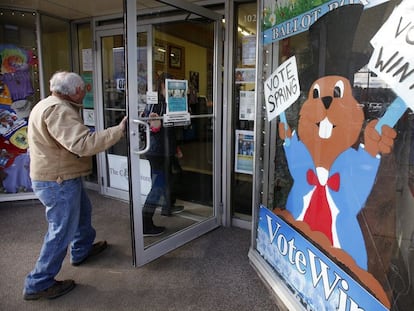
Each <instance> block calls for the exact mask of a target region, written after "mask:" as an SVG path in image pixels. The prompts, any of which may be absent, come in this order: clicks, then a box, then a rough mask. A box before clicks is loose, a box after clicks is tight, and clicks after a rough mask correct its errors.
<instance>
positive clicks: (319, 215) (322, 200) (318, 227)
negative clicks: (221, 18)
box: [303, 170, 340, 244]
mask: <svg viewBox="0 0 414 311" xmlns="http://www.w3.org/2000/svg"><path fill="white" fill-rule="evenodd" d="M306 179H307V181H308V183H309V184H310V185H314V186H316V188H315V191H314V192H313V194H312V197H311V200H310V202H309V206H308V209H307V211H306V213H305V217H304V218H303V220H304V221H305V222H306V223H307V224H308V225H309V226H310V228H311V229H312V230H313V231H320V232H322V233H323V234H325V235H326V236H327V237H328V239H329V240H330V241H331V244H333V239H332V214H331V209H330V208H329V203H328V200H327V198H326V189H325V187H326V185H327V186H328V187H329V188H330V189H332V190H334V191H338V190H339V184H340V178H339V173H336V174H334V175H332V176H331V177H329V178H328V182H327V183H326V185H321V184H320V183H319V180H318V177H317V176H316V174H315V172H314V171H313V170H308V171H307V174H306Z"/></svg>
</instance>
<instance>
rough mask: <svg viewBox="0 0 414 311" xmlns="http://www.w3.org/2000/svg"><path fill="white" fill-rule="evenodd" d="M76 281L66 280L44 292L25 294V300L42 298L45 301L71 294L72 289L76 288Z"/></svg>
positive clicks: (57, 282)
mask: <svg viewBox="0 0 414 311" xmlns="http://www.w3.org/2000/svg"><path fill="white" fill-rule="evenodd" d="M75 285H76V284H75V281H74V280H64V281H55V284H53V285H52V286H51V287H49V288H47V289H45V290H42V291H40V292H37V293H32V294H26V293H24V294H23V299H24V300H37V299H40V298H45V299H54V298H57V297H60V296H62V295H64V294H67V293H69V292H70V291H71V290H72V289H74V288H75Z"/></svg>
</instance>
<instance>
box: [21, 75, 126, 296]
mask: <svg viewBox="0 0 414 311" xmlns="http://www.w3.org/2000/svg"><path fill="white" fill-rule="evenodd" d="M50 91H51V92H52V94H51V95H50V96H49V97H47V98H45V99H43V100H41V101H40V102H39V103H38V104H37V105H35V107H34V108H33V110H32V111H31V113H30V116H29V126H28V142H29V150H30V151H29V152H30V177H31V179H32V187H33V191H34V193H35V194H36V196H37V197H38V198H39V200H40V201H41V202H42V204H43V205H44V206H45V209H46V219H47V221H48V224H49V227H48V231H47V233H46V235H45V238H44V241H43V246H42V249H41V251H40V255H39V258H38V260H37V262H36V265H35V267H34V269H33V270H32V271H31V272H30V273H29V275H28V276H27V277H26V280H25V283H24V290H23V298H24V299H25V300H36V299H39V298H47V299H52V298H56V297H59V296H61V295H64V294H66V293H68V292H69V291H71V290H72V289H73V288H74V287H75V282H74V281H73V280H64V281H57V280H56V279H55V276H56V275H57V274H58V272H59V271H60V269H61V266H62V262H63V260H64V258H65V256H66V253H67V249H68V247H69V246H70V257H71V263H72V265H74V266H77V265H79V264H81V263H83V262H84V261H85V260H87V259H88V258H89V257H91V256H93V255H96V254H99V253H100V252H102V251H103V250H104V249H105V248H106V246H107V243H106V241H100V242H97V243H94V240H95V236H96V232H95V229H94V228H93V227H92V224H91V210H92V206H91V203H90V200H89V198H88V195H87V193H86V191H85V189H84V187H83V182H82V177H83V176H87V175H89V174H91V172H92V158H91V157H92V156H93V155H95V154H97V153H99V152H102V151H104V150H106V149H107V148H109V147H111V146H112V145H114V144H115V143H117V142H118V141H119V140H120V139H121V138H122V137H123V136H124V132H125V128H126V122H127V118H126V117H124V118H123V120H122V121H121V122H120V123H119V125H116V126H113V127H110V128H107V129H105V130H103V131H100V132H91V131H90V129H89V128H88V127H87V126H85V125H84V124H83V121H82V118H81V114H80V111H81V109H82V100H83V98H84V96H85V85H84V81H83V80H82V78H81V77H80V76H79V75H78V74H76V73H73V72H57V73H55V74H54V75H53V76H52V78H51V80H50Z"/></svg>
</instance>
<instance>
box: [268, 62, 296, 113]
mask: <svg viewBox="0 0 414 311" xmlns="http://www.w3.org/2000/svg"><path fill="white" fill-rule="evenodd" d="M264 93H265V100H266V110H267V117H268V120H269V121H271V120H273V119H274V118H276V117H277V116H278V115H280V114H281V113H282V112H284V111H285V110H286V109H287V108H289V107H290V106H291V105H292V104H293V103H294V102H295V101H296V100H297V99H298V98H299V95H300V86H299V78H298V69H297V65H296V57H295V56H292V57H291V58H289V59H288V60H286V61H285V62H284V63H283V64H281V65H280V66H279V67H278V68H277V69H276V70H275V71H274V72H273V73H272V74H271V75H270V77H269V78H267V80H266V81H265V84H264Z"/></svg>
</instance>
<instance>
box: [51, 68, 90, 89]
mask: <svg viewBox="0 0 414 311" xmlns="http://www.w3.org/2000/svg"><path fill="white" fill-rule="evenodd" d="M49 82H50V91H52V92H55V93H58V94H61V95H75V94H76V89H77V88H84V87H85V82H84V81H83V79H82V77H81V76H80V75H78V74H77V73H74V72H67V71H58V72H56V73H55V74H54V75H53V76H52V78H51V79H50V81H49Z"/></svg>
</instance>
